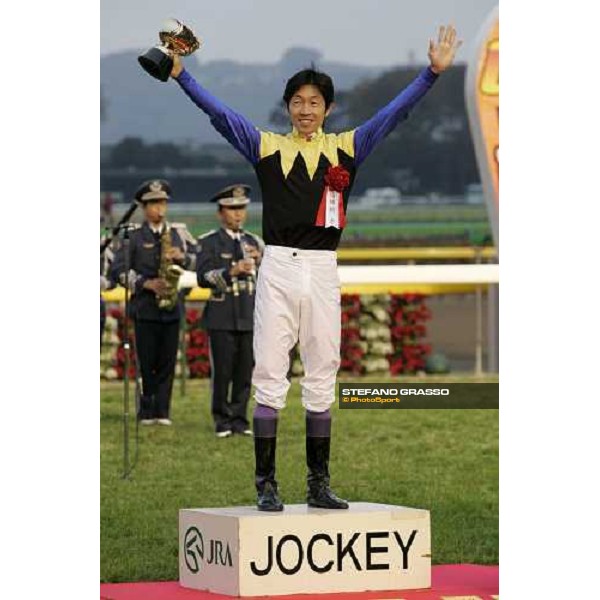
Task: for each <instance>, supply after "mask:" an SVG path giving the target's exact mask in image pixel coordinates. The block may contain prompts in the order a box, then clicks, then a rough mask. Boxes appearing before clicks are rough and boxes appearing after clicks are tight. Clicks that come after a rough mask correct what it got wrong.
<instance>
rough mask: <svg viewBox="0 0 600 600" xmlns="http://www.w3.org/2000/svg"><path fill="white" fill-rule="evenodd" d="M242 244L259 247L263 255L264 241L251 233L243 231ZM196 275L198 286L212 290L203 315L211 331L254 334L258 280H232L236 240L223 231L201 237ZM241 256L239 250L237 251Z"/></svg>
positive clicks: (253, 278)
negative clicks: (230, 271) (255, 297)
mask: <svg viewBox="0 0 600 600" xmlns="http://www.w3.org/2000/svg"><path fill="white" fill-rule="evenodd" d="M240 233H241V240H240V243H241V245H242V247H243V245H244V244H248V245H251V246H254V247H255V248H257V249H258V250H259V251H260V252H261V254H262V250H263V247H264V244H263V241H262V240H261V239H260V238H259V237H258V236H255V235H253V234H251V233H248V232H247V231H241V232H240ZM196 249H197V258H196V273H197V275H198V285H199V286H200V287H204V288H211V290H212V293H211V297H210V300H209V301H208V302H207V303H206V308H205V310H204V315H203V324H204V327H205V328H206V329H208V330H211V329H212V330H226V331H252V329H253V318H254V296H255V292H256V277H255V276H241V277H238V278H237V281H232V278H231V276H230V275H229V270H230V269H231V267H232V265H233V263H234V262H237V260H240V259H241V258H243V256H236V242H235V240H234V239H233V238H232V237H231V236H230V235H229V234H228V233H227V232H226V231H225V229H223V228H221V229H218V230H216V231H211V232H209V233H207V234H206V235H204V236H201V237H199V238H198V241H197V242H196ZM237 253H239V250H237Z"/></svg>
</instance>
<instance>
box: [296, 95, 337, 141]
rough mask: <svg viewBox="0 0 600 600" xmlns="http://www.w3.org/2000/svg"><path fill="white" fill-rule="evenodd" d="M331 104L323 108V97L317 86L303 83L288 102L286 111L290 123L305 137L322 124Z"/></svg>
mask: <svg viewBox="0 0 600 600" xmlns="http://www.w3.org/2000/svg"><path fill="white" fill-rule="evenodd" d="M332 106H333V105H331V106H329V108H328V109H327V110H325V98H323V95H322V94H321V92H320V91H319V88H317V87H316V86H314V85H303V86H302V87H300V88H298V90H297V91H296V92H295V94H294V95H293V96H292V98H291V100H290V103H289V104H288V112H289V114H290V119H291V121H292V125H293V126H294V127H295V128H296V129H297V130H298V132H299V133H300V134H301V135H302V136H304V137H306V136H309V135H311V134H313V133H315V132H316V131H317V130H318V129H319V127H322V126H323V122H324V121H325V117H327V116H328V115H329V113H330V112H331V109H332Z"/></svg>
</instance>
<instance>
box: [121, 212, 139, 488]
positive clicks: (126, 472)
mask: <svg viewBox="0 0 600 600" xmlns="http://www.w3.org/2000/svg"><path fill="white" fill-rule="evenodd" d="M131 228H132V226H131V225H130V224H129V223H126V222H125V223H123V224H120V225H118V226H117V228H116V229H118V230H123V253H124V254H123V259H124V273H125V286H124V287H125V313H124V316H123V350H124V351H125V359H124V373H123V479H129V477H130V475H131V471H132V469H133V466H132V465H131V463H130V460H129V367H130V360H129V352H130V348H131V343H130V339H129V337H130V336H129V270H130V264H129V246H130V241H129V231H130V229H131ZM136 370H137V369H136ZM136 379H137V378H136ZM136 446H137V444H136ZM136 454H137V452H136Z"/></svg>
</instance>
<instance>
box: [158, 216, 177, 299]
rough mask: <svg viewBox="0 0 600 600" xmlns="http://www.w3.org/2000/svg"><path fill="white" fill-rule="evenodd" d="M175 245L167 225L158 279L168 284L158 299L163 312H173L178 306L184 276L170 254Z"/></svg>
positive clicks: (163, 233) (161, 239) (161, 244)
mask: <svg viewBox="0 0 600 600" xmlns="http://www.w3.org/2000/svg"><path fill="white" fill-rule="evenodd" d="M172 247H173V244H172V243H171V228H170V227H169V226H168V225H167V224H166V223H165V227H164V229H163V232H162V233H161V235H160V266H159V269H158V277H159V278H160V279H164V280H165V281H166V283H167V289H166V291H165V292H164V293H163V294H161V295H160V296H157V297H156V300H157V302H158V308H160V309H162V310H173V309H174V308H175V307H176V306H177V302H178V300H179V297H178V289H177V286H178V283H179V278H180V277H181V275H182V274H183V269H182V268H181V267H180V266H179V265H175V264H173V259H171V258H169V254H170V251H171V248H172Z"/></svg>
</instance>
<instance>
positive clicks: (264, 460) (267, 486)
mask: <svg viewBox="0 0 600 600" xmlns="http://www.w3.org/2000/svg"><path fill="white" fill-rule="evenodd" d="M255 434H256V431H255ZM276 446H277V438H276V437H268V438H265V437H256V435H255V437H254V456H255V458H256V471H255V483H256V491H257V492H258V499H257V501H256V506H257V508H258V510H265V511H269V512H277V511H281V510H283V504H282V502H281V500H280V499H279V496H278V495H277V481H275V448H276Z"/></svg>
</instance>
